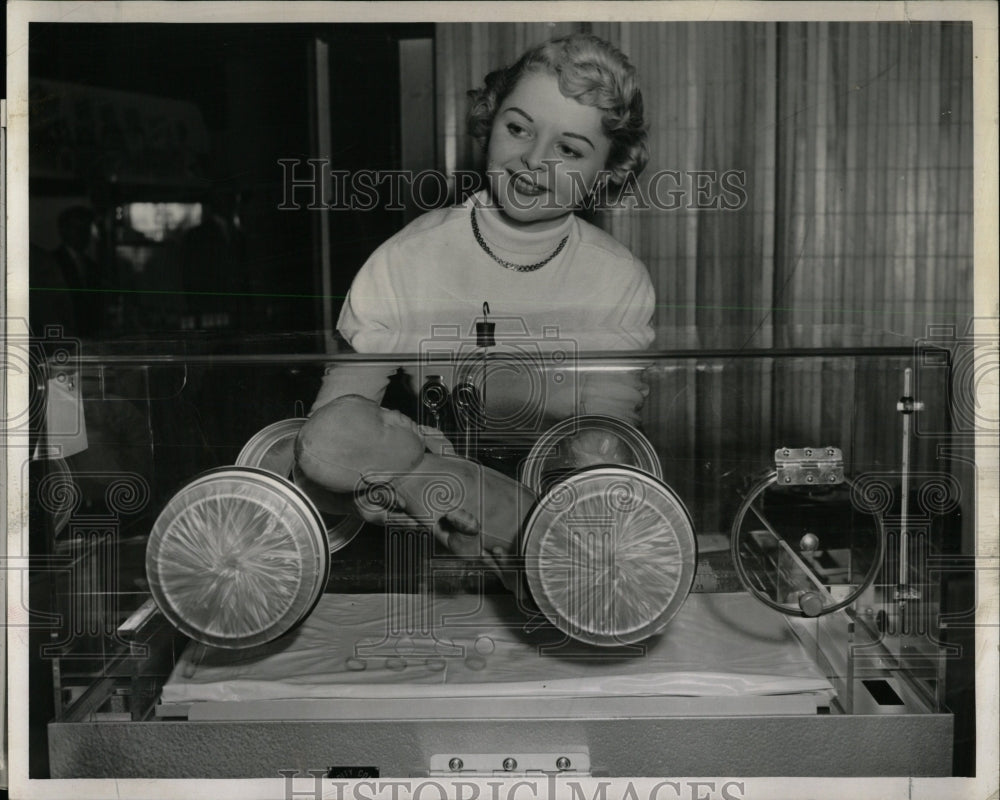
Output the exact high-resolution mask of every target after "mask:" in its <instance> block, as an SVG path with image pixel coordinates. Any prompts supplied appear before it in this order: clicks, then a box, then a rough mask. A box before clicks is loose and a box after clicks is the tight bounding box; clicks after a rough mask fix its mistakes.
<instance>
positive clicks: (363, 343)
mask: <svg viewBox="0 0 1000 800" xmlns="http://www.w3.org/2000/svg"><path fill="white" fill-rule="evenodd" d="M400 329H401V320H400V318H399V301H398V298H397V297H396V293H395V287H393V282H392V279H391V276H390V270H389V263H388V258H387V248H386V246H385V245H383V246H382V247H379V248H378V249H377V250H376V251H375V252H374V253H373V254H372V255H371V257H370V258H369V259H368V261H367V262H365V265H364V266H363V267H362V268H361V271H360V272H358V274H357V275H356V276H355V278H354V281H353V282H352V283H351V288H350V290H349V291H348V293H347V297H346V298H345V299H344V307H343V308H342V309H341V312H340V319H339V320H338V321H337V330H338V331H339V332H340V334H341V335H342V336H343V337H344V339H345V340H346V341H347V342H348V344H350V345H351V347H352V349H353V350H354V351H355V352H357V353H392V352H396V351H397V350H398V347H399V338H400ZM398 368H399V364H396V363H391V362H379V363H375V364H348V363H344V364H331V365H330V366H328V367H327V368H326V372H325V373H324V375H323V382H322V384H321V385H320V390H319V394H318V395H317V396H316V400H315V402H314V403H313V406H312V411H315V410H316V409H317V408H319V407H320V406H322V405H325V404H326V403H328V402H330V401H331V400H333V399H334V398H336V397H341V396H342V395H345V394H358V395H361V396H362V397H367V398H369V399H370V400H374V401H375V402H376V403H379V402H381V401H382V396H383V395H384V394H385V388H386V386H387V385H388V383H389V378H390V377H391V376H392V375H393V373H395V372H396V370H397V369H398ZM310 413H312V412H310Z"/></svg>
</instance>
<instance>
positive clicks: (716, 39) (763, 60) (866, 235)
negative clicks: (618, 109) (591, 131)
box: [437, 22, 972, 348]
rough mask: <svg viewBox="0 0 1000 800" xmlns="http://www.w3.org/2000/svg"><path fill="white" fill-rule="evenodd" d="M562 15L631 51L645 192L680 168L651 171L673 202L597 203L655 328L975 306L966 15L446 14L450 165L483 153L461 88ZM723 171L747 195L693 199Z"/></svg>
mask: <svg viewBox="0 0 1000 800" xmlns="http://www.w3.org/2000/svg"><path fill="white" fill-rule="evenodd" d="M572 30H588V31H593V32H594V33H596V34H598V35H600V36H603V37H604V38H606V39H608V40H609V41H611V42H613V43H614V44H616V45H618V46H620V47H621V48H622V49H623V50H624V51H625V52H626V53H627V54H628V55H629V56H630V58H631V59H632V61H633V63H634V64H635V65H636V67H637V69H638V71H639V75H640V78H641V85H642V87H643V94H644V99H645V104H646V114H647V119H648V121H649V124H650V151H651V155H652V158H651V161H650V164H649V166H648V167H647V169H646V171H645V173H644V174H643V175H642V176H641V177H640V181H639V188H640V194H641V195H642V197H644V198H646V199H648V197H649V195H648V194H645V193H647V192H649V190H650V184H651V182H655V181H657V180H658V181H659V184H658V185H659V194H660V196H661V198H662V196H664V195H665V194H666V193H667V191H668V190H669V189H670V188H676V187H677V186H678V184H677V182H676V181H675V180H673V179H670V180H667V181H664V180H663V178H662V177H661V178H659V179H657V178H656V176H657V175H658V174H660V173H662V172H663V171H665V170H670V171H673V172H677V173H680V175H681V178H680V184H679V188H680V189H682V190H683V192H684V194H683V197H682V204H681V207H680V208H662V207H661V208H657V207H650V208H632V209H621V208H614V209H608V210H605V211H602V212H601V213H599V214H598V215H597V216H596V221H597V223H598V224H600V225H601V226H602V227H604V228H605V229H606V230H608V231H609V232H610V233H612V234H613V235H614V236H615V237H616V238H618V239H619V240H620V241H621V242H622V243H623V244H625V245H626V246H628V247H629V248H631V249H632V251H633V252H635V253H636V255H638V256H639V257H640V258H641V259H642V260H643V261H644V262H645V263H646V265H647V266H648V268H649V270H650V273H651V275H652V278H653V282H654V285H655V286H656V289H657V297H658V306H657V311H656V318H655V322H656V325H657V327H658V329H660V330H661V335H660V338H659V340H658V342H657V345H658V346H660V347H665V348H669V347H671V346H672V345H673V344H675V343H676V342H678V341H684V342H690V341H697V342H698V343H699V344H700V345H701V346H704V347H707V348H711V347H713V346H733V345H736V346H739V345H742V344H753V345H764V346H768V345H771V344H776V345H796V346H822V345H828V346H835V345H840V344H852V343H855V342H860V343H869V342H871V341H873V340H875V339H876V338H882V339H883V340H885V337H886V336H887V335H888V336H891V337H895V336H897V335H898V336H900V337H910V338H915V337H920V336H923V335H925V332H926V328H927V326H928V325H931V324H940V323H958V324H962V323H963V322H964V321H965V320H966V319H967V317H968V316H969V314H970V313H971V287H972V237H971V230H972V101H971V89H972V81H971V69H972V57H971V27H970V26H969V25H967V24H962V23H939V22H915V23H881V24H873V23H832V22H821V23H743V22H720V23H639V22H628V23H620V22H592V23H558V24H544V23H490V24H442V25H439V26H438V28H437V85H438V104H437V113H438V123H439V129H440V131H441V134H442V135H440V136H439V137H438V141H439V153H438V162H439V166H440V167H441V168H442V169H445V170H447V171H453V170H455V169H474V168H477V167H480V166H481V164H482V158H481V154H480V153H479V152H478V146H477V145H476V144H475V143H474V142H472V141H471V140H470V139H469V137H468V136H467V135H466V133H465V119H464V114H465V109H466V107H467V106H466V97H465V93H466V92H467V91H468V90H469V89H470V88H473V87H476V86H479V85H481V82H482V78H483V76H484V75H485V74H486V73H487V72H488V71H489V70H491V69H493V68H495V67H497V66H499V65H502V64H507V63H510V62H512V61H513V60H514V59H515V58H516V57H517V56H518V55H520V53H521V52H522V51H523V50H524V49H525V48H526V47H527V46H529V45H531V44H533V43H537V42H539V41H542V40H544V39H546V38H548V37H551V36H554V35H558V34H561V33H567V32H570V31H572ZM695 173H707V177H702V178H698V177H697V176H696V174H695ZM724 176H728V180H729V181H730V182H731V184H732V185H735V184H736V183H737V182H738V184H739V185H741V186H742V190H743V194H744V195H745V202H741V203H740V205H739V207H738V208H735V209H726V208H710V207H709V208H706V207H703V206H705V205H706V204H705V203H703V202H701V203H699V202H698V198H697V197H696V181H699V180H700V181H702V182H705V183H706V185H710V186H711V187H714V191H716V192H717V191H718V188H719V185H720V183H721V181H722V180H724ZM654 205H655V203H654ZM692 206H702V207H692Z"/></svg>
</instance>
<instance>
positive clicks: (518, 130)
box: [507, 122, 528, 136]
mask: <svg viewBox="0 0 1000 800" xmlns="http://www.w3.org/2000/svg"><path fill="white" fill-rule="evenodd" d="M507 130H508V131H509V132H510V134H511V135H512V136H526V135H527V133H528V131H527V129H526V128H525V127H524V126H523V125H518V124H517V123H516V122H508V123H507Z"/></svg>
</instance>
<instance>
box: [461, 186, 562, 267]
mask: <svg viewBox="0 0 1000 800" xmlns="http://www.w3.org/2000/svg"><path fill="white" fill-rule="evenodd" d="M477 201H478V202H477ZM472 204H473V207H474V208H475V210H476V221H477V222H478V223H479V231H480V233H482V235H483V238H484V239H486V241H487V242H488V243H489V244H490V246H491V247H493V248H496V249H497V250H501V251H504V252H505V254H508V255H511V256H514V257H515V258H513V259H512V260H516V256H517V255H518V254H524V255H531V256H534V255H543V256H544V255H548V254H549V253H551V252H552V251H553V250H555V249H556V247H558V246H559V242H560V241H562V239H563V237H564V236H566V235H567V234H569V232H570V228H572V226H573V214H572V213H569V214H567V215H566V216H565V217H564V218H563V219H562V221H561V222H560V224H559V225H557V226H556V227H554V228H550V229H548V230H544V231H526V230H522V229H520V228H514V227H512V226H511V225H509V224H508V223H507V222H505V221H504V218H503V216H502V215H501V213H500V210H499V209H498V208H496V206H495V205H494V204H493V202H492V200H491V199H490V197H489V194H488V193H486V192H483V193H481V194H479V195H476V197H475V198H473V199H472Z"/></svg>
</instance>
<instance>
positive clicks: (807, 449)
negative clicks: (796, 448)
mask: <svg viewBox="0 0 1000 800" xmlns="http://www.w3.org/2000/svg"><path fill="white" fill-rule="evenodd" d="M812 454H813V451H812V450H810V449H809V448H808V447H807V448H806V455H807V456H811V455H812Z"/></svg>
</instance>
